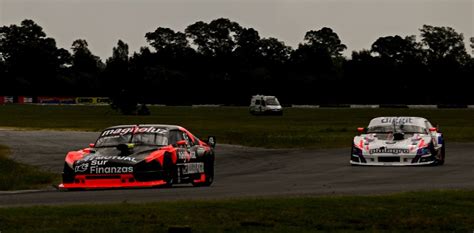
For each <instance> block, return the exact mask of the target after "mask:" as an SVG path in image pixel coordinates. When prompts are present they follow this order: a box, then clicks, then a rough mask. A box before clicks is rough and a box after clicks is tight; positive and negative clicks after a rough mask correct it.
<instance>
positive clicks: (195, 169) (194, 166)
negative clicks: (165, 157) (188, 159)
mask: <svg viewBox="0 0 474 233" xmlns="http://www.w3.org/2000/svg"><path fill="white" fill-rule="evenodd" d="M181 172H182V173H183V175H187V174H196V173H203V172H204V163H186V164H184V165H183V167H182V168H181Z"/></svg>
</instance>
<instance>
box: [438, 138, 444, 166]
mask: <svg viewBox="0 0 474 233" xmlns="http://www.w3.org/2000/svg"><path fill="white" fill-rule="evenodd" d="M445 149H446V144H445V142H443V147H441V153H440V155H439V159H437V160H436V165H440V166H441V165H443V164H444V158H445V155H446V150H445Z"/></svg>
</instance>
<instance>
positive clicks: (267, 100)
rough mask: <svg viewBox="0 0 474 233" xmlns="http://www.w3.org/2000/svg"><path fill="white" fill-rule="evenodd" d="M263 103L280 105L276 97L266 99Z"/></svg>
mask: <svg viewBox="0 0 474 233" xmlns="http://www.w3.org/2000/svg"><path fill="white" fill-rule="evenodd" d="M265 103H266V104H267V105H280V103H279V102H278V100H277V99H266V100H265Z"/></svg>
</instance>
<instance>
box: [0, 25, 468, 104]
mask: <svg viewBox="0 0 474 233" xmlns="http://www.w3.org/2000/svg"><path fill="white" fill-rule="evenodd" d="M419 31H420V35H419V38H420V40H417V38H416V36H415V35H409V36H400V35H389V36H384V37H380V38H378V39H377V40H376V41H374V42H373V43H372V46H371V47H370V48H367V49H363V50H361V51H353V52H352V55H351V57H350V58H346V57H344V56H342V53H343V52H344V51H345V50H346V49H347V47H346V45H344V44H343V42H342V41H341V39H340V38H339V36H338V35H337V33H336V32H335V31H333V30H332V29H331V28H328V27H323V28H321V29H318V30H310V31H308V32H306V34H305V36H304V38H303V41H302V42H301V43H300V44H299V45H298V46H297V48H291V47H290V46H287V45H285V43H284V42H283V41H280V40H278V39H277V38H271V37H270V38H263V37H261V36H260V35H259V33H258V31H256V30H255V29H253V28H245V27H243V26H241V25H239V24H238V23H237V22H234V21H231V20H229V19H226V18H218V19H215V20H212V21H210V22H202V21H199V22H196V23H193V24H191V25H189V26H187V27H186V29H185V30H184V32H180V31H175V30H173V29H171V28H164V27H158V28H157V29H156V30H155V31H152V32H148V33H146V34H145V38H146V41H147V43H148V46H144V47H142V48H140V50H139V51H137V52H134V53H133V54H131V53H130V52H129V49H128V45H127V44H126V43H125V42H124V41H122V40H118V42H117V44H116V46H115V47H114V48H113V51H112V56H111V57H109V58H107V59H106V61H105V62H102V61H101V59H100V58H99V57H98V56H96V55H94V54H93V53H92V52H91V51H90V50H89V48H88V43H87V41H86V40H84V39H77V40H75V41H74V42H73V43H72V45H71V51H72V52H69V51H68V50H66V49H64V48H58V47H57V45H56V42H55V40H54V39H53V38H51V37H47V35H46V33H45V32H44V31H43V29H42V27H41V26H39V25H38V24H36V23H35V22H34V21H32V20H28V19H26V20H23V21H22V22H21V23H20V25H9V26H2V27H0V94H3V95H29V96H38V95H46V96H108V97H111V98H112V100H114V102H115V103H123V102H126V103H128V104H130V105H134V104H136V103H158V104H169V105H173V104H176V105H183V104H230V105H247V104H248V102H249V100H250V96H251V95H254V94H266V95H276V96H278V97H279V99H280V100H281V102H283V103H291V104H341V103H351V104H473V103H474V94H472V91H471V90H470V89H471V88H470V85H469V83H470V82H472V81H473V77H474V75H473V74H474V59H473V57H472V56H470V55H469V53H468V52H467V50H466V47H465V44H464V41H463V40H464V38H463V35H462V34H461V33H458V32H456V31H455V30H454V29H453V28H451V27H443V26H430V25H423V26H422V27H421V28H420V29H419ZM473 44H474V39H473V38H471V45H470V46H471V48H473V49H474V45H473Z"/></svg>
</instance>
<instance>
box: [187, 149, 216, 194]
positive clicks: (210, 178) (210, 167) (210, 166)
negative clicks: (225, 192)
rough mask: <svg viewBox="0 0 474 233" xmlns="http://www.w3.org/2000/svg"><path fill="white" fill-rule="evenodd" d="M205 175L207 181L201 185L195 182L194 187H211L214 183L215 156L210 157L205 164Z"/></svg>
mask: <svg viewBox="0 0 474 233" xmlns="http://www.w3.org/2000/svg"><path fill="white" fill-rule="evenodd" d="M204 174H205V175H206V181H204V182H199V183H196V182H193V183H192V184H193V186H196V187H199V186H201V187H202V186H211V184H212V182H214V154H212V155H209V156H208V158H207V159H206V161H205V162H204Z"/></svg>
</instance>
